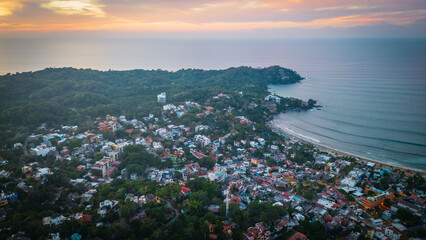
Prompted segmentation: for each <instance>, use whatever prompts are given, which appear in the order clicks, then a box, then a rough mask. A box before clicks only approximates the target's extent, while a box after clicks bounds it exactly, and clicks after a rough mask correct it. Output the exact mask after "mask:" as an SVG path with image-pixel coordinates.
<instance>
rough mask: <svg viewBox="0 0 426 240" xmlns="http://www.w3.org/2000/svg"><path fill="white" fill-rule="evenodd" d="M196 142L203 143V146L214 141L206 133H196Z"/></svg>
mask: <svg viewBox="0 0 426 240" xmlns="http://www.w3.org/2000/svg"><path fill="white" fill-rule="evenodd" d="M195 142H199V143H201V146H202V147H205V146H208V145H210V144H211V143H212V141H211V140H210V138H208V137H206V136H204V135H195Z"/></svg>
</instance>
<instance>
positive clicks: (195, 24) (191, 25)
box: [0, 0, 426, 37]
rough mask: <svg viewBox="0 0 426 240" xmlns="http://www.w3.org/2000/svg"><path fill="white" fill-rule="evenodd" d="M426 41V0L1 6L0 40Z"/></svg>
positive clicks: (17, 2) (22, 0) (63, 0)
mask: <svg viewBox="0 0 426 240" xmlns="http://www.w3.org/2000/svg"><path fill="white" fill-rule="evenodd" d="M56 33H60V34H74V33H75V34H77V33H78V34H93V33H105V34H116V33H120V34H129V35H132V34H134V35H141V36H168V35H173V34H176V35H177V36H215V37H221V36H223V37H226V36H253V37H426V1H425V0H358V1H344V0H258V1H256V0H229V1H220V0H217V1H213V0H0V36H2V37H7V36H18V35H31V34H39V35H43V34H56Z"/></svg>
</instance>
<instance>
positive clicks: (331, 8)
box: [314, 5, 378, 11]
mask: <svg viewBox="0 0 426 240" xmlns="http://www.w3.org/2000/svg"><path fill="white" fill-rule="evenodd" d="M375 8H378V6H368V5H350V6H331V7H321V8H315V9H314V10H315V11H336V10H369V9H375Z"/></svg>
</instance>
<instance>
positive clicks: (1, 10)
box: [0, 1, 23, 17]
mask: <svg viewBox="0 0 426 240" xmlns="http://www.w3.org/2000/svg"><path fill="white" fill-rule="evenodd" d="M22 7H23V4H22V3H20V2H18V1H1V2H0V17H1V16H8V15H12V14H13V12H14V11H16V10H20V9H22Z"/></svg>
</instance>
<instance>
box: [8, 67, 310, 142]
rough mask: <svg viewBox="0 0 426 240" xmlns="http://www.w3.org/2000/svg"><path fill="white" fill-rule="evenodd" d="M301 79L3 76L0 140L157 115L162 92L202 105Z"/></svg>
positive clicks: (242, 74)
mask: <svg viewBox="0 0 426 240" xmlns="http://www.w3.org/2000/svg"><path fill="white" fill-rule="evenodd" d="M301 79H302V78H301V77H300V75H299V74H297V73H296V72H294V71H292V70H290V69H286V68H282V67H279V66H272V67H268V68H263V69H254V68H251V67H238V68H229V69H226V70H209V71H206V70H199V69H183V70H179V71H176V72H169V71H163V70H130V71H97V70H91V69H74V68H58V69H57V68H47V69H44V70H41V71H36V72H25V73H17V74H8V75H4V76H0V93H1V94H0V137H1V138H2V139H11V138H12V140H11V141H17V142H18V141H20V140H21V139H20V138H21V135H23V134H16V133H23V132H26V131H27V130H28V128H33V127H35V126H39V125H40V124H41V123H47V124H49V125H51V126H55V125H59V124H80V125H82V124H84V122H86V121H88V120H93V118H95V117H98V116H104V115H106V114H115V115H120V114H125V115H128V116H134V117H141V116H145V115H146V114H148V113H155V112H156V111H159V109H160V108H159V107H158V106H157V105H158V104H157V103H156V95H157V94H159V93H161V92H166V93H167V100H168V102H175V103H176V102H184V101H196V102H200V103H202V102H204V101H205V100H207V99H208V98H210V97H211V96H213V95H215V94H218V93H219V92H222V93H236V92H239V91H242V92H244V94H245V95H251V96H254V97H261V96H262V95H265V94H266V93H267V85H268V84H287V83H295V82H298V81H300V80H301ZM10 130H11V131H10ZM15 134H16V135H15Z"/></svg>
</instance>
